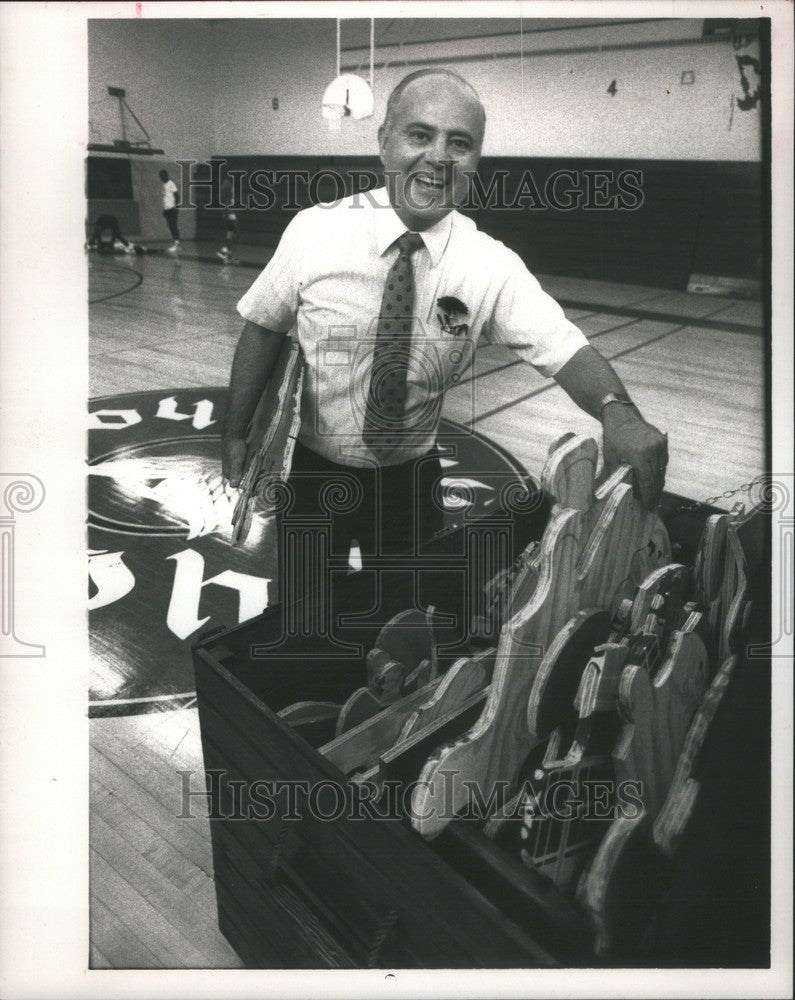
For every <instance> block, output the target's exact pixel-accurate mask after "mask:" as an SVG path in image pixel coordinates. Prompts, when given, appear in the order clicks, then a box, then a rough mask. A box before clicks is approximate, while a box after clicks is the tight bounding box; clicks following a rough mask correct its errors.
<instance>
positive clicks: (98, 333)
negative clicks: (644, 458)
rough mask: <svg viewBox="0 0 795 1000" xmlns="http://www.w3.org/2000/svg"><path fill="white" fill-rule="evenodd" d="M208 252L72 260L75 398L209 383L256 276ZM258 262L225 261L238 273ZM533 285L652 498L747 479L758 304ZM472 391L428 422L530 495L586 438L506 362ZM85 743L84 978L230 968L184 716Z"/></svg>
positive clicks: (246, 254) (465, 389) (491, 367)
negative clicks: (622, 435)
mask: <svg viewBox="0 0 795 1000" xmlns="http://www.w3.org/2000/svg"><path fill="white" fill-rule="evenodd" d="M216 249H217V247H215V246H210V245H202V244H198V243H190V242H189V243H186V244H184V249H183V252H182V253H181V255H180V256H178V257H175V258H172V257H169V256H167V255H146V256H143V257H133V256H125V255H122V256H116V257H109V256H98V255H95V254H92V255H90V259H89V298H90V302H91V306H90V314H89V315H90V355H91V358H90V391H91V394H92V396H100V395H112V394H115V393H127V392H136V391H146V390H150V389H161V388H172V387H182V386H184V387H210V386H222V385H225V384H226V383H227V381H228V376H229V368H230V364H231V361H232V355H233V353H234V349H235V344H236V342H237V337H238V334H239V332H240V328H241V320H240V318H239V317H238V316H237V314H236V312H235V303H236V302H237V300H238V299H239V298H240V296H241V295H242V294H243V292H244V291H245V290H246V289H247V288H248V286H249V285H250V284H251V282H252V281H253V279H254V277H255V276H256V274H257V270H256V269H255V268H253V267H243V266H235V265H230V266H224V265H222V264H220V263H219V262H218V261H217V260H216V259H215V258H214V256H213V254H214V251H215V250H216ZM268 255H269V251H267V250H264V249H263V248H245V247H238V248H236V257H237V258H239V259H242V260H246V261H252V262H258V263H264V262H265V261H266V259H267V257H268ZM538 277H539V278H540V280H541V283H542V285H543V287H544V288H545V289H546V290H547V291H549V292H550V293H551V294H552V295H553V296H555V297H556V298H557V299H558V300H559V301H560V302H561V303H562V304H563V306H564V308H565V310H566V314H567V315H568V316H569V318H570V319H571V320H572V321H574V322H575V323H577V324H578V325H579V326H580V327H581V328H582V330H583V331H584V333H585V334H586V335H587V336H588V337H589V338H590V339H591V340H592V342H593V343H594V344H595V346H597V347H598V348H599V350H600V351H601V352H602V353H603V354H605V356H606V357H608V358H609V359H611V360H612V361H613V363H614V365H615V368H616V370H617V371H618V373H619V375H620V376H621V377H622V379H623V380H624V382H625V384H626V385H627V387H628V389H629V391H630V392H631V393H632V395H633V397H634V398H635V399H636V400H637V402H638V404H639V406H640V407H641V409H642V411H643V412H644V414H645V415H646V417H647V419H648V420H650V421H652V422H653V423H655V424H656V425H657V426H658V427H660V428H661V429H662V430H665V431H667V433H668V435H669V450H670V465H669V469H668V481H667V486H666V488H667V489H668V490H669V491H670V492H673V493H678V494H680V495H682V496H686V497H690V498H692V499H694V500H703V499H706V498H707V497H715V496H716V495H719V494H722V493H723V492H724V491H728V490H731V489H734V488H735V487H737V486H739V485H740V484H742V483H747V482H750V481H751V480H752V479H753V478H754V477H755V476H757V475H759V474H760V473H761V472H763V471H764V470H765V458H764V453H765V447H764V439H765V411H764V405H765V404H764V388H763V386H764V339H763V330H762V308H761V305H760V303H757V302H750V301H740V300H734V299H731V298H722V297H714V296H698V295H690V294H687V293H684V292H671V291H667V290H661V289H654V288H646V287H639V286H632V285H617V284H606V283H603V282H596V281H585V280H581V279H568V278H562V277H553V276H543V275H539V276H538ZM472 378H473V379H474V383H473V384H461V385H460V386H458V387H456V389H454V390H452V391H451V392H450V393H449V394H448V396H447V400H446V404H445V411H444V412H445V415H446V416H448V417H449V418H451V419H452V420H455V421H458V422H460V423H470V422H472V423H474V426H475V427H476V428H477V429H478V430H479V431H480V432H482V433H483V434H485V435H486V436H487V437H489V438H491V439H492V440H493V441H495V442H496V443H497V444H499V445H502V447H504V448H505V449H507V450H508V451H509V452H510V453H511V454H512V455H514V456H515V457H516V458H517V459H518V460H519V461H520V462H521V463H522V464H523V465H524V466H525V467H526V468H527V470H528V471H529V472H530V473H531V474H532V475H533V476H534V477H536V478H537V477H538V476H539V475H540V472H541V469H542V467H543V464H544V459H545V456H546V452H547V448H548V446H549V444H550V443H551V441H553V440H554V439H555V438H556V437H558V436H559V435H560V434H562V433H563V432H565V431H567V430H573V431H577V432H581V433H586V434H591V435H595V434H596V433H597V431H598V426H597V424H596V423H595V422H594V421H593V420H592V419H591V418H589V417H587V416H586V415H584V414H582V413H581V412H580V411H579V410H578V409H577V408H576V407H575V406H574V405H573V404H572V403H571V402H570V401H569V400H568V398H567V397H566V396H565V394H564V393H563V391H562V390H561V389H559V388H558V387H557V386H556V385H555V383H550V382H549V381H547V380H545V379H543V378H542V377H541V376H540V375H538V374H537V373H536V372H535V371H534V370H533V369H531V368H530V367H529V366H527V365H523V364H521V363H519V362H517V361H516V360H515V358H514V357H513V356H512V355H511V354H510V353H509V352H508V351H506V350H503V349H498V348H492V347H489V348H485V349H484V350H482V351H480V352H479V354H478V356H477V362H476V365H475V369H474V373H473V374H472ZM473 399H474V415H473V407H472V400H473ZM739 499H743V497H742V496H740V498H739ZM733 503H734V500H732V499H725V500H718V501H717V502H716V506H724V507H726V508H727V509H730V508H731V507H732V505H733ZM186 655H187V654H186ZM90 727H91V785H90V788H91V887H90V888H91V955H90V964H91V966H92V967H93V968H128V969H129V968H139V969H140V968H234V967H237V966H240V964H241V963H240V961H239V959H238V958H237V956H236V955H235V953H234V952H233V950H232V949H231V947H230V946H229V945H228V944H227V943H226V941H225V939H224V938H223V937H222V935H221V934H220V932H219V931H218V929H217V926H216V917H215V897H214V887H213V882H212V858H211V851H210V835H209V827H208V822H207V819H206V811H203V809H202V803H201V800H195V801H194V802H193V811H194V813H195V818H193V819H178V818H177V817H178V814H179V812H180V793H181V781H182V779H181V778H180V776H179V775H178V773H177V772H179V771H192V772H193V774H194V775H195V778H194V782H193V785H192V787H194V788H195V787H198V785H199V783H200V781H201V776H202V773H203V765H202V756H201V742H200V738H199V727H198V717H197V712H196V709H195V707H194V706H193V705H192V704H191V703H188V705H187V706H185V707H182V708H179V709H175V710H171V711H163V712H159V713H154V714H144V715H133V716H123V717H113V718H94V719H92V720H91V723H90Z"/></svg>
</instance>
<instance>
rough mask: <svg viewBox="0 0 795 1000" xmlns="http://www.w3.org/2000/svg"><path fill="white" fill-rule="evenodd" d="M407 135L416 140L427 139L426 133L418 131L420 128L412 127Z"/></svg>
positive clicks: (422, 140) (423, 140)
mask: <svg viewBox="0 0 795 1000" xmlns="http://www.w3.org/2000/svg"><path fill="white" fill-rule="evenodd" d="M409 136H410V137H411V138H412V139H416V141H417V142H426V141H427V139H428V133H427V132H422V131H420V129H413V130H412V131H411V132H409Z"/></svg>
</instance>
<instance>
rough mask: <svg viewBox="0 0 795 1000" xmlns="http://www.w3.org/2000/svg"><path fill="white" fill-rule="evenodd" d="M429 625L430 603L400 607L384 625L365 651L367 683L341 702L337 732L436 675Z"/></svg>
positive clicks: (421, 685)
mask: <svg viewBox="0 0 795 1000" xmlns="http://www.w3.org/2000/svg"><path fill="white" fill-rule="evenodd" d="M433 628H434V609H433V607H429V608H428V609H427V610H426V611H421V610H419V609H417V608H410V609H408V610H406V611H401V612H399V613H398V614H396V615H395V616H394V617H393V618H391V619H390V620H389V621H388V622H387V623H386V625H384V627H383V628H382V629H381V631H380V632H379V633H378V635H377V636H376V640H375V645H374V647H373V649H371V650H370V652H369V653H368V654H367V659H366V664H367V686H366V687H362V688H358V689H357V690H356V691H354V692H353V694H352V695H351V696H350V698H349V699H348V700H347V702H346V703H345V704H344V705H343V706H342V710H341V712H340V714H339V719H338V720H337V729H336V735H337V736H341V735H342V734H343V733H345V732H348V731H349V730H350V729H353V728H354V727H355V726H358V725H359V724H360V723H362V722H364V721H365V720H367V719H370V718H372V717H373V716H374V715H376V714H377V713H378V712H380V711H381V710H382V709H384V708H385V707H386V706H387V705H391V704H393V703H394V702H396V701H397V700H398V699H400V698H402V697H404V696H405V695H407V694H410V693H411V692H412V691H416V690H418V689H419V688H422V687H425V686H426V685H427V684H429V683H430V682H431V681H432V680H433V679H434V678H435V677H436V676H437V674H438V669H439V668H438V659H437V655H436V643H435V639H434V631H433Z"/></svg>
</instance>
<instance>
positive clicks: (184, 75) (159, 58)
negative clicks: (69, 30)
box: [87, 18, 215, 240]
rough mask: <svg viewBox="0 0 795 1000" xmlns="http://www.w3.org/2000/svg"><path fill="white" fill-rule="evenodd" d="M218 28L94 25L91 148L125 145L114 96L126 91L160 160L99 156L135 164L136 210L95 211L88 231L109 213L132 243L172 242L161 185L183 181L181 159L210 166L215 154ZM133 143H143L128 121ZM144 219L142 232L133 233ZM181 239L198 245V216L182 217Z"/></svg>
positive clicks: (99, 206)
mask: <svg viewBox="0 0 795 1000" xmlns="http://www.w3.org/2000/svg"><path fill="white" fill-rule="evenodd" d="M211 42H212V25H211V23H210V22H209V21H207V20H160V19H158V20H146V19H145V18H136V19H118V20H107V19H93V20H90V21H89V22H88V101H89V107H88V118H89V122H90V125H89V142H91V143H100V144H107V145H112V143H113V140H114V139H118V138H120V137H121V126H120V121H119V117H120V116H119V103H118V101H117V100H116V99H115V98H113V97H109V95H108V86H112V87H121V88H123V89H124V90H126V91H127V101H128V103H129V105H130V107H131V108H132V110H133V111H134V112H135V114H136V116H137V117H138V118H139V119H140V121H141V124H142V125H143V126H144V128H145V129H146V131H147V132H148V133H149V134H150V136H151V143H152V146H154V147H155V148H159V149H162V150H163V155H161V156H131V157H130V156H129V155H128V154H126V153H120V154H118V153H104V152H103V153H98V154H95V155H98V156H103V157H105V156H110V157H118V156H121V157H126V158H129V159H130V160H131V163H132V174H133V199H134V201H135V203H136V205H135V206H131V205H129V203H128V204H127V205H119V204H109V203H89V206H88V212H87V223H88V224H89V225H90V223H91V222H92V221H93V219H95V218H96V216H97V215H99V214H102V212H103V211H111V212H113V214H115V215H117V217H118V218H119V222H120V225H121V229H122V232H123V233H124V234H125V236H131V237H135V238H139V239H142V240H167V239H169V238H170V236H169V231H168V226H167V225H166V221H165V219H164V218H163V215H162V203H161V184H160V179H159V177H158V173H159V171H160V170H162V169H163V168H165V169H166V170H168V172H169V174H170V176H171V177H173V178H175V179H178V178H179V167H178V166H177V165H176V160H177V159H195V160H206V159H207V157H209V156H210V155H211V154H212V153H213V151H214V145H215V143H214V138H213V121H212V114H211V111H210V107H211V103H212V102H211V99H210V88H211V86H212V80H211V77H210V75H209V74H208V71H207V67H208V66H209V65H210V63H211ZM127 128H128V138H129V139H139V138H143V133H142V132H141V131H140V129H139V128H138V127H137V126H136V124H135V122H134V121H133V120H132V119H131V118H130V117H129V116H127ZM136 217H137V219H138V222H139V225H138V231H137V232H133V231H128V229H127V228H125V225H131V224H132V222H133V220H134V219H135V218H136ZM179 226H180V234H181V235H182V236H183V237H184V238H186V239H191V238H193V236H194V235H195V232H196V213H195V211H192V210H190V209H182V210H181V211H180V214H179Z"/></svg>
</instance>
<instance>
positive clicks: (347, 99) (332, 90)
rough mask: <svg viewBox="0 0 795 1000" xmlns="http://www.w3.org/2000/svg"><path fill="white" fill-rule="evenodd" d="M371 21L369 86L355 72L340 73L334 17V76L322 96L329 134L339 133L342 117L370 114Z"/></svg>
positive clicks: (371, 71) (370, 115)
mask: <svg viewBox="0 0 795 1000" xmlns="http://www.w3.org/2000/svg"><path fill="white" fill-rule="evenodd" d="M374 23H375V22H374V21H373V19H372V18H371V23H370V83H368V82H367V81H366V80H365V79H364V78H363V77H361V76H358V75H357V74H356V73H341V72H340V52H341V50H340V19H339V18H337V76H336V77H335V79H333V80H332V81H331V83H330V84H329V85H328V87H326V92H325V94H324V95H323V104H322V111H323V117H324V118H325V119H326V121H327V122H328V127H329V131H334V132H336V131H338V130H339V129H340V127H341V125H342V119H343V118H353V119H354V120H359V119H362V118H370V117H372V114H373V108H374V100H373V87H372V83H373V57H374V45H375V35H374Z"/></svg>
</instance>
